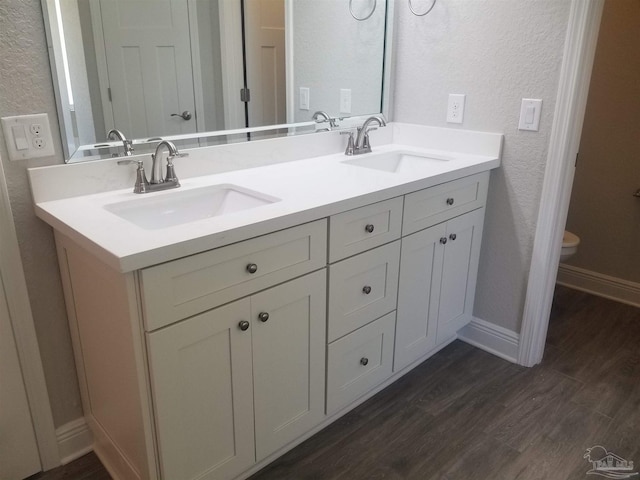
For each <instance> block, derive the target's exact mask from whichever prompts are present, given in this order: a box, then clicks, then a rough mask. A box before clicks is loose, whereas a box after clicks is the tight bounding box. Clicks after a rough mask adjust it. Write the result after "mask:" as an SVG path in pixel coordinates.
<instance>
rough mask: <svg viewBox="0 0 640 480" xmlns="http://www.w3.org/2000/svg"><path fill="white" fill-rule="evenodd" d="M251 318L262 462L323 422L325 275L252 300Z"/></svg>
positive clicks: (257, 421) (283, 287)
mask: <svg viewBox="0 0 640 480" xmlns="http://www.w3.org/2000/svg"><path fill="white" fill-rule="evenodd" d="M261 313H268V315H269V317H268V319H267V320H266V321H264V322H263V321H260V320H259V319H258V317H259V315H260V314H261ZM251 314H252V322H251V323H252V327H253V332H252V339H253V340H252V341H253V376H254V397H255V429H256V432H255V435H256V455H257V459H258V461H260V460H262V459H264V458H265V457H267V456H268V455H270V454H271V453H273V452H274V451H276V450H278V449H279V448H281V447H283V446H284V445H286V444H287V443H289V442H290V441H292V440H294V439H295V438H297V437H298V436H300V435H302V434H303V433H305V432H306V431H308V430H309V429H311V428H313V427H314V426H315V425H317V424H318V423H319V422H320V421H321V420H322V419H323V418H324V384H325V381H324V379H325V339H326V271H325V270H321V271H319V272H316V273H313V274H311V275H307V276H306V277H302V278H299V279H297V280H294V281H292V282H289V283H285V284H283V285H280V286H278V287H274V288H271V289H269V290H266V291H264V292H261V293H259V294H256V295H254V296H252V297H251ZM263 318H264V317H263Z"/></svg>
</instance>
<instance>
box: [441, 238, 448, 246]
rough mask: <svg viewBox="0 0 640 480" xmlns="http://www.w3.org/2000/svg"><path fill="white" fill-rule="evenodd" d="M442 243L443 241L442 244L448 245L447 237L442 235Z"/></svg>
mask: <svg viewBox="0 0 640 480" xmlns="http://www.w3.org/2000/svg"><path fill="white" fill-rule="evenodd" d="M440 243H441V244H442V245H446V243H447V237H442V238H440Z"/></svg>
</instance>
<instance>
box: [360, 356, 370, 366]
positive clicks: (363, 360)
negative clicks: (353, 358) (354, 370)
mask: <svg viewBox="0 0 640 480" xmlns="http://www.w3.org/2000/svg"><path fill="white" fill-rule="evenodd" d="M368 363H369V359H368V358H367V357H362V358H361V359H360V365H364V366H365V367H366V366H367V364H368Z"/></svg>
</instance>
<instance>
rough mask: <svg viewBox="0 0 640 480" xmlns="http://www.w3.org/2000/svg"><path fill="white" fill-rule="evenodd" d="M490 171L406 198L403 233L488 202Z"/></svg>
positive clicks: (411, 194) (425, 226) (439, 221)
mask: <svg viewBox="0 0 640 480" xmlns="http://www.w3.org/2000/svg"><path fill="white" fill-rule="evenodd" d="M488 188H489V172H482V173H478V174H476V175H471V176H469V177H463V178H460V179H458V180H453V181H451V182H447V183H443V184H441V185H436V186H435V187H430V188H425V189H424V190H419V191H417V192H414V193H410V194H409V195H407V197H406V199H405V205H404V215H403V220H402V234H403V235H409V234H411V233H413V232H417V231H419V230H422V229H424V228H427V227H430V226H431V225H435V224H438V223H441V222H445V221H447V220H448V219H450V218H453V217H456V216H458V215H462V214H464V213H466V212H471V211H472V210H475V209H477V208H480V207H482V206H483V205H484V204H485V203H486V201H487V192H488Z"/></svg>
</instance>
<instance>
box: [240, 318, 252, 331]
mask: <svg viewBox="0 0 640 480" xmlns="http://www.w3.org/2000/svg"><path fill="white" fill-rule="evenodd" d="M238 327H240V330H242V331H243V332H244V331H246V330H248V329H249V322H247V321H246V320H241V321H240V323H238Z"/></svg>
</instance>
